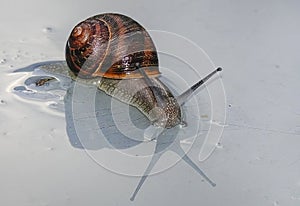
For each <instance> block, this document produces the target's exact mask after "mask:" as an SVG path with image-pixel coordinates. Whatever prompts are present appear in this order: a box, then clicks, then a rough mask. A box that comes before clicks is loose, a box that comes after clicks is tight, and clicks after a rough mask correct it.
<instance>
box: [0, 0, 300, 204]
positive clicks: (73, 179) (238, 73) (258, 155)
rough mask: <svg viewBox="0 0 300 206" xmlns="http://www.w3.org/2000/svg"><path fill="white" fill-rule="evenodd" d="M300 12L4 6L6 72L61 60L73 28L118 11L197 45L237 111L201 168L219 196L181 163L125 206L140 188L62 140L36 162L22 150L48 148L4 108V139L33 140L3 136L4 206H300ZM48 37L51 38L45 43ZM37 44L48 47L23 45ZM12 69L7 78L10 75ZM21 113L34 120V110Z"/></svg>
mask: <svg viewBox="0 0 300 206" xmlns="http://www.w3.org/2000/svg"><path fill="white" fill-rule="evenodd" d="M299 8H300V3H299V1H280V0H276V1H271V0H269V1H238V0H231V1H230V0H226V1H179V0H176V1H103V0H102V1H100V0H98V1H96V0H95V1H63V2H61V1H58V0H53V1H34V0H29V1H14V0H10V1H6V0H4V1H3V0H2V1H1V13H0V26H1V33H0V37H1V39H0V42H1V44H2V46H1V50H2V55H4V54H3V53H4V52H3V51H6V54H5V55H6V56H5V58H7V59H8V60H9V64H8V65H11V66H14V67H18V66H24V65H26V64H30V63H33V62H32V61H35V60H45V59H47V58H50V59H55V58H56V59H61V58H63V56H64V54H63V52H64V44H65V43H64V42H65V41H66V38H67V34H68V33H69V31H70V30H71V28H72V27H73V26H74V25H75V24H76V23H77V22H79V21H81V20H83V19H85V18H86V17H89V16H92V15H94V14H98V13H103V12H119V13H123V14H126V15H129V16H131V17H132V18H134V19H136V20H137V21H139V22H140V23H141V24H142V25H144V26H145V27H146V28H147V29H157V30H165V31H171V32H175V33H177V34H180V35H183V36H185V37H187V38H189V39H190V40H192V41H194V42H195V43H197V44H198V45H199V46H201V47H202V48H203V49H204V50H205V51H206V52H207V53H208V54H209V55H210V57H211V58H212V60H213V61H214V63H215V64H216V65H221V66H222V67H223V68H224V72H223V83H224V86H225V90H226V96H227V102H228V104H230V105H231V107H228V108H227V109H228V111H227V124H228V126H227V127H226V128H225V130H224V133H223V137H222V148H220V149H218V150H217V151H216V152H215V153H214V154H213V155H212V156H211V158H210V159H209V160H207V161H206V162H204V163H199V162H198V163H199V165H200V166H201V167H202V168H203V169H204V170H205V171H206V172H207V173H208V174H209V176H210V177H211V178H212V179H213V180H214V181H215V182H216V183H217V187H215V188H212V187H210V186H209V185H208V184H207V183H205V182H202V181H201V178H200V177H199V176H198V174H196V173H195V171H194V170H192V169H191V168H190V167H188V166H187V165H186V164H185V163H183V162H180V163H179V164H177V165H176V166H175V167H173V168H172V169H170V170H167V171H166V172H164V173H161V174H159V175H155V176H152V177H150V178H149V179H148V180H147V182H146V184H144V186H143V188H142V190H141V191H140V193H139V195H138V196H137V198H136V201H135V202H130V201H129V197H130V195H131V194H132V192H133V188H135V186H136V184H137V182H138V178H130V177H124V176H120V175H116V174H113V173H111V172H109V171H107V170H104V169H103V168H101V167H99V166H98V165H96V164H94V163H93V162H92V161H90V159H89V158H88V157H87V156H86V155H85V154H84V153H83V152H79V151H75V152H74V151H73V150H72V148H70V145H69V143H68V140H67V138H65V134H64V133H63V132H58V133H56V134H55V135H54V136H58V137H61V138H59V140H58V139H54V140H53V141H54V142H55V143H53V142H50V143H49V144H52V143H53V144H57V145H56V148H58V149H57V150H55V151H54V152H53V153H52V154H51V155H46V154H44V153H41V152H39V149H38V148H39V147H38V146H35V147H32V148H31V147H27V146H30V145H35V144H42V145H46V146H45V147H47V144H48V141H49V140H46V139H38V141H37V142H38V143H37V142H36V140H37V139H36V138H35V136H34V134H35V133H33V134H32V131H31V130H30V129H28V127H29V126H26V125H27V124H29V123H28V122H30V121H32V120H31V119H30V118H27V120H25V121H24V120H21V119H22V115H21V116H20V117H10V116H9V115H8V112H7V113H5V111H8V110H7V109H3V108H1V112H2V111H3V114H4V116H5V117H6V118H5V122H4V119H1V121H2V123H1V124H0V129H1V130H3V131H4V130H5V129H6V128H7V127H6V125H7V124H10V123H11V124H13V123H15V124H20V125H21V123H19V122H22V125H23V127H21V128H20V130H21V131H22V128H23V132H22V133H23V134H28V133H30V134H31V136H30V135H29V136H30V138H24V136H23V137H21V136H20V135H15V136H13V135H12V136H11V137H10V138H11V139H14V140H15V141H16V142H17V143H19V144H18V146H17V147H16V144H12V143H9V141H10V140H9V139H7V138H6V139H5V140H4V136H0V142H2V144H1V145H3V147H4V148H5V149H1V151H0V161H1V167H0V182H1V184H0V204H1V205H213V206H218V205H228V206H229V205H243V206H247V205H249V206H250V205H251V206H252V205H289V206H294V205H295V206H296V205H299V204H300V176H299V169H300V161H299V155H300V150H299V144H300V140H299V138H300V107H299V102H300V97H299V91H298V89H299V78H300V71H299V65H300V58H299V54H300V52H299V50H300V49H299V48H300V43H299V42H300V41H299V36H300V27H299V18H300V13H299ZM46 27H51V28H52V29H53V33H52V34H51V36H50V38H49V39H47V40H44V39H42V40H41V39H40V37H41V36H43V35H44V33H43V31H42V30H43V28H46ZM35 38H36V39H37V41H38V40H41V41H42V42H43V43H41V45H40V43H39V42H37V43H36V44H34V45H32V44H28V43H26V42H28V40H32V39H35ZM31 42H32V41H31ZM39 45H40V46H39ZM13 46H15V48H11V47H13ZM31 47H34V48H32V49H29V48H31ZM47 47H49V48H50V47H51V48H52V49H51V52H50V51H49V52H48V51H47ZM53 48H57V49H56V50H55V49H53ZM20 49H21V50H22V49H25V50H28V51H29V52H30V51H35V52H37V53H33V54H29V55H28V56H29V57H28V58H24V59H23V60H22V61H21V60H19V59H15V60H14V52H17V51H18V50H20ZM53 51H56V52H53ZM9 52H10V53H9ZM7 53H9V54H7ZM9 55H11V58H10V56H9ZM1 68H4V67H3V66H2V67H1ZM5 69H6V70H3V71H5V72H6V73H7V72H8V71H10V70H11V69H12V68H8V67H5ZM0 85H1V93H0V94H1V95H2V94H3V95H4V94H6V91H5V88H6V87H7V85H6V84H4V83H3V82H2V83H0ZM22 112H24V114H27V116H29V117H30V112H26V111H25V110H22ZM43 118H47V120H41V122H43V121H45V123H44V124H45V125H46V124H47V122H51V121H56V120H55V118H54V117H47V116H46V115H44V116H43ZM41 124H43V123H41ZM63 129H64V127H63V126H62V128H61V131H63ZM8 132H10V131H8ZM12 134H14V133H13V132H12ZM25 137H26V135H25ZM1 140H2V141H1ZM30 141H31V142H30ZM62 145H63V146H62ZM12 148H14V149H12ZM194 153H195V154H191V156H194V157H195V158H197V154H198V153H197V150H195V152H194ZM37 157H40V158H41V159H43V161H41V159H37ZM70 160H72V161H70Z"/></svg>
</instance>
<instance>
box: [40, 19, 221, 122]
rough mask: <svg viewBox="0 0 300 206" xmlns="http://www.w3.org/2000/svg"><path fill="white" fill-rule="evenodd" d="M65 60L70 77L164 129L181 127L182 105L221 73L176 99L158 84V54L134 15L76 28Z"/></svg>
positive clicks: (206, 78)
mask: <svg viewBox="0 0 300 206" xmlns="http://www.w3.org/2000/svg"><path fill="white" fill-rule="evenodd" d="M66 61H67V65H68V67H69V69H70V71H69V72H68V75H69V76H70V77H71V78H72V79H74V80H76V81H79V82H82V83H85V84H95V83H96V86H97V87H98V88H99V89H100V90H102V91H104V92H105V93H106V94H108V95H110V96H112V97H114V98H116V99H118V100H120V101H122V102H125V103H127V104H129V105H132V106H134V107H136V108H137V109H138V110H140V111H141V112H142V113H143V114H144V115H146V117H147V118H148V119H149V120H150V121H151V122H152V124H153V125H155V126H159V127H162V128H172V127H174V126H176V125H178V124H183V119H182V111H181V106H182V105H183V104H184V103H185V102H186V101H187V99H188V97H190V95H191V94H192V93H193V92H194V91H195V90H196V89H197V88H199V87H200V86H201V85H202V84H203V83H204V82H205V81H207V80H208V79H209V78H210V77H211V76H213V75H214V74H215V73H217V72H218V71H221V70H222V69H221V68H217V69H216V70H215V71H213V72H211V73H210V74H209V75H207V76H206V77H205V78H204V79H202V80H200V81H199V82H197V83H196V84H194V85H193V86H192V87H191V88H189V89H188V90H186V91H185V92H184V93H183V94H181V95H179V96H177V97H175V96H174V95H173V94H172V93H171V91H170V90H169V89H168V87H167V86H166V85H165V84H164V83H163V82H161V81H160V80H159V75H160V72H159V64H158V56H157V51H156V48H155V45H154V43H153V41H152V39H151V37H150V35H149V34H148V32H147V31H146V30H145V29H144V28H143V27H142V26H141V25H140V24H139V23H137V22H136V21H134V20H133V19H131V18H130V17H127V16H124V15H121V14H115V13H106V14H100V15H96V16H93V17H90V18H88V19H86V20H85V21H83V22H80V23H79V24H77V25H76V26H75V28H74V29H73V30H72V32H71V34H70V36H69V39H68V41H67V44H66ZM46 69H47V67H46ZM50 69H51V67H49V70H50ZM52 72H53V71H52Z"/></svg>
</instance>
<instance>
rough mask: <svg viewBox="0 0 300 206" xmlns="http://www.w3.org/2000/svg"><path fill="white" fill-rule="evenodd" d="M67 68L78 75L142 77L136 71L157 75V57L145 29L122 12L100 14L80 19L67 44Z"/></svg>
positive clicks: (116, 77)
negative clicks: (137, 69) (81, 20)
mask: <svg viewBox="0 0 300 206" xmlns="http://www.w3.org/2000/svg"><path fill="white" fill-rule="evenodd" d="M66 60H67V64H68V66H69V67H70V69H71V70H72V71H73V72H74V73H75V74H76V75H77V76H79V77H81V78H92V77H97V76H101V77H106V78H113V79H128V78H142V76H141V74H140V73H139V72H138V71H136V68H137V66H139V67H141V68H143V69H144V70H145V72H146V73H147V75H149V76H158V75H159V74H160V73H159V70H158V58H157V52H156V48H155V45H154V43H153V41H152V39H151V37H150V35H149V34H148V32H147V31H146V30H145V29H144V28H143V27H142V26H141V25H140V24H139V23H137V22H136V21H134V20H133V19H131V18H129V17H127V16H124V15H121V14H100V15H96V16H93V17H91V18H88V19H86V20H85V21H83V22H80V23H79V24H78V25H76V26H75V28H74V29H73V30H72V32H71V34H70V37H69V39H68V42H67V46H66Z"/></svg>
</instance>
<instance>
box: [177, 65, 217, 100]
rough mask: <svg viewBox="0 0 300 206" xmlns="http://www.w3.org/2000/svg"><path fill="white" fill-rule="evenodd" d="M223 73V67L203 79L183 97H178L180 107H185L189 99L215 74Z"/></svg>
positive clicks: (184, 93)
mask: <svg viewBox="0 0 300 206" xmlns="http://www.w3.org/2000/svg"><path fill="white" fill-rule="evenodd" d="M220 71H222V68H221V67H218V68H217V69H216V70H214V71H213V72H211V73H210V74H208V75H207V76H206V77H204V78H203V79H201V80H200V81H199V82H197V83H196V84H194V85H193V86H191V88H189V89H188V90H186V91H185V92H183V93H182V94H181V95H179V96H178V97H177V102H178V104H179V105H183V104H184V103H185V102H186V101H187V99H188V98H189V97H190V96H191V95H192V94H193V93H194V92H195V91H196V90H197V89H198V88H199V87H200V86H201V85H202V84H204V83H205V82H206V81H207V80H208V79H210V78H211V77H212V76H213V75H214V74H215V73H217V72H220Z"/></svg>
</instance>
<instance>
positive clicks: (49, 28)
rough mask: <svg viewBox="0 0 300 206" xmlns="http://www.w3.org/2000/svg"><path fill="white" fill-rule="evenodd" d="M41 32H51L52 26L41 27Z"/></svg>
mask: <svg viewBox="0 0 300 206" xmlns="http://www.w3.org/2000/svg"><path fill="white" fill-rule="evenodd" d="M43 32H44V33H51V32H53V28H52V27H45V28H44V29H43Z"/></svg>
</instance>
